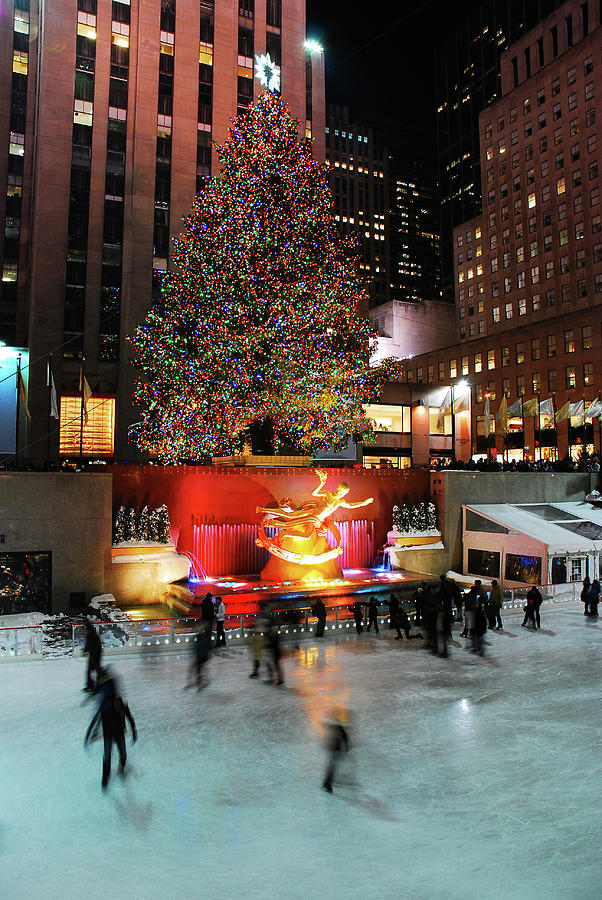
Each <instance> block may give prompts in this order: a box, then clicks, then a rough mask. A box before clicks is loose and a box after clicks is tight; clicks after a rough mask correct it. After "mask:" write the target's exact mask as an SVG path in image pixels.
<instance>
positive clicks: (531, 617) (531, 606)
mask: <svg viewBox="0 0 602 900" xmlns="http://www.w3.org/2000/svg"><path fill="white" fill-rule="evenodd" d="M537 593H539V591H538V592H537ZM523 611H524V613H525V618H524V619H523V621H522V622H521V627H522V628H524V627H525V626H527V627H528V624H529V622H532V623H533V628H534V629H537V624H536V622H535V596H534V594H533V593H532V592H531V590H530V591H528V592H527V603H526V606H523Z"/></svg>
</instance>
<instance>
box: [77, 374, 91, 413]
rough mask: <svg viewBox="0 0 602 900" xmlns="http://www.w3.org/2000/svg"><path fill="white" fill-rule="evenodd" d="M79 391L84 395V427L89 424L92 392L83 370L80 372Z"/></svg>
mask: <svg viewBox="0 0 602 900" xmlns="http://www.w3.org/2000/svg"><path fill="white" fill-rule="evenodd" d="M79 389H80V391H81V394H82V401H83V409H84V425H87V424H88V400H89V399H90V397H91V396H92V391H91V390H90V385H89V384H88V379H87V378H86V376H85V375H84V370H83V368H82V369H80V370H79Z"/></svg>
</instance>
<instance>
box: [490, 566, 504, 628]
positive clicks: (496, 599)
mask: <svg viewBox="0 0 602 900" xmlns="http://www.w3.org/2000/svg"><path fill="white" fill-rule="evenodd" d="M503 605H504V594H503V592H502V589H501V587H500V586H499V584H498V583H497V581H496V580H495V578H494V579H493V580H492V582H491V592H490V594H489V607H490V609H491V611H492V621H493V625H492V624H491V623H490V624H489V627H490V628H491V629H493V628H494V627H495V628H497V630H498V631H499V630H500V629H501V628H503V627H504V625H503V622H502V615H501V613H502V606H503ZM496 623H497V624H496Z"/></svg>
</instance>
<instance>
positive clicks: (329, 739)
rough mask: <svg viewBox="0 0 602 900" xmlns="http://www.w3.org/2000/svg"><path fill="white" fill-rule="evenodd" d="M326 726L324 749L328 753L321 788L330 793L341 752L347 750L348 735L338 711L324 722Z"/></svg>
mask: <svg viewBox="0 0 602 900" xmlns="http://www.w3.org/2000/svg"><path fill="white" fill-rule="evenodd" d="M325 726H326V741H325V746H326V751H327V753H328V762H327V765H326V774H325V776H324V781H323V783H322V788H323V790H325V791H327V792H328V793H329V794H332V782H333V780H334V776H335V775H336V771H337V768H338V765H339V761H340V759H341V754H342V753H347V751H348V750H349V735H348V734H347V731H346V730H345V728H344V725H343V721H342V715H341V713H340V712H334V713H333V715H332V716H331V718H329V719H327V720H326V722H325Z"/></svg>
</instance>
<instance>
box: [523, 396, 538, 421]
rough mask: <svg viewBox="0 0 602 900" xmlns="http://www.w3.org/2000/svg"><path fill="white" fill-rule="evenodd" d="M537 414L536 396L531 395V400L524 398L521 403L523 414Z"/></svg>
mask: <svg viewBox="0 0 602 900" xmlns="http://www.w3.org/2000/svg"><path fill="white" fill-rule="evenodd" d="M536 415H537V397H533V399H532V400H526V401H525V402H524V403H523V416H536Z"/></svg>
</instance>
